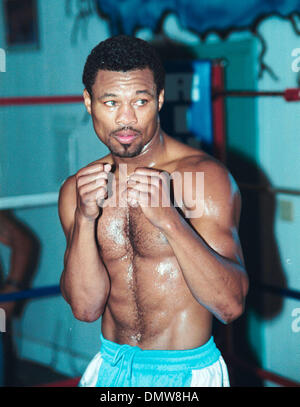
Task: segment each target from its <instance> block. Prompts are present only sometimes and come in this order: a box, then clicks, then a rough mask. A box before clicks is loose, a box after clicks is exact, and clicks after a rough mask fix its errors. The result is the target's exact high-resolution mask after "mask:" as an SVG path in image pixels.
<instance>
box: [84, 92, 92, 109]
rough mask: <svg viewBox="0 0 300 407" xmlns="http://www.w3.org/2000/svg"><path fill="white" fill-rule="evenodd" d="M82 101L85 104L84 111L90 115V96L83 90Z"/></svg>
mask: <svg viewBox="0 0 300 407" xmlns="http://www.w3.org/2000/svg"><path fill="white" fill-rule="evenodd" d="M83 99H84V104H85V107H86V110H87V111H88V113H89V114H91V112H92V107H91V105H92V99H91V95H90V94H89V92H88V91H87V90H86V89H84V91H83Z"/></svg>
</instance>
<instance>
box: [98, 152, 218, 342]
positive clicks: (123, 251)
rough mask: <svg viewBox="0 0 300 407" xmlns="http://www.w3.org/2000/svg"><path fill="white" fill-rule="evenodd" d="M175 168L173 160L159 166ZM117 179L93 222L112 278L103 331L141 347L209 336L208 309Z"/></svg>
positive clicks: (112, 337) (167, 248)
mask: <svg viewBox="0 0 300 407" xmlns="http://www.w3.org/2000/svg"><path fill="white" fill-rule="evenodd" d="M187 152H189V153H190V150H188V151H187ZM183 155H184V153H183ZM199 155H200V152H199ZM105 158H106V157H105ZM105 158H104V159H102V160H100V161H103V162H104V161H105ZM174 168H177V167H176V160H175V161H174V162H172V163H171V164H167V165H165V166H164V167H163V168H162V167H160V170H165V171H168V172H170V173H172V171H173V170H174ZM118 178H120V179H121V177H118V176H117V177H115V180H116V184H115V188H114V189H113V195H112V196H111V197H110V198H109V199H110V200H111V201H112V202H113V203H112V204H111V205H109V204H108V202H107V205H106V206H105V207H104V208H103V212H102V214H101V216H100V218H99V221H98V226H97V240H98V244H99V254H100V256H101V258H102V260H103V262H104V264H105V266H106V268H107V271H108V274H109V277H110V281H111V290H110V294H109V298H108V301H107V304H106V308H105V311H104V314H103V317H102V333H103V335H104V337H106V338H107V339H109V340H111V341H114V342H117V343H120V344H123V343H127V344H130V345H137V346H140V347H141V348H143V349H191V348H195V347H198V346H201V345H202V344H204V343H206V342H207V340H208V339H209V337H210V336H211V323H212V317H211V314H210V313H209V312H208V311H207V310H206V309H205V308H204V307H203V306H201V305H200V304H199V303H198V302H197V301H196V300H195V298H194V297H193V296H192V294H191V292H190V290H189V288H188V287H187V285H186V283H185V280H184V277H183V274H182V271H181V269H180V266H179V264H178V262H177V259H176V256H175V254H174V252H173V250H172V248H171V246H170V245H169V243H168V241H167V239H166V237H165V236H164V234H163V233H162V232H161V231H160V230H159V229H158V228H156V227H155V226H153V225H152V224H151V223H150V222H149V221H148V220H147V218H146V217H145V216H144V214H143V212H142V210H141V208H140V207H137V208H134V207H130V206H127V205H126V204H124V201H122V200H121V198H120V200H119V190H120V186H119V180H118ZM121 189H122V185H121ZM115 194H116V196H115ZM116 202H117V205H115V203H116Z"/></svg>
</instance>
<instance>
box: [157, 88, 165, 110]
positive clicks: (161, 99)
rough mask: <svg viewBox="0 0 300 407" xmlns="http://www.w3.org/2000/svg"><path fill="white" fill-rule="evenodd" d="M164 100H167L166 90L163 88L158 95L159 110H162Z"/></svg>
mask: <svg viewBox="0 0 300 407" xmlns="http://www.w3.org/2000/svg"><path fill="white" fill-rule="evenodd" d="M164 100H165V90H164V89H162V90H161V91H160V93H159V95H158V111H160V109H161V108H162V107H163V104H164Z"/></svg>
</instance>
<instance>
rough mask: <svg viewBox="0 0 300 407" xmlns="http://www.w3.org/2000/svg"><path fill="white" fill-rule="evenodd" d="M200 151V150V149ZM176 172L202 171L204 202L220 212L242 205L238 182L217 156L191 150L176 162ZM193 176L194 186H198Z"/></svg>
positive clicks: (194, 172)
mask: <svg viewBox="0 0 300 407" xmlns="http://www.w3.org/2000/svg"><path fill="white" fill-rule="evenodd" d="M198 151H199V150H198ZM175 172H179V173H181V174H182V179H183V180H184V177H183V175H184V173H192V174H196V173H202V174H203V182H204V196H203V197H204V202H205V203H206V204H207V203H209V205H210V206H213V207H214V208H215V209H216V212H219V211H220V210H221V208H222V207H223V208H224V207H229V206H232V205H233V206H238V207H240V205H241V202H240V201H241V197H240V191H239V188H238V186H237V183H236V181H235V179H234V178H233V176H232V175H231V173H230V171H229V170H228V169H227V168H226V166H225V165H224V164H223V163H222V162H220V161H219V160H218V159H216V158H215V157H213V156H211V155H210V154H207V153H205V152H203V151H199V152H198V153H197V150H196V151H191V154H187V155H185V156H183V157H181V159H179V160H178V161H177V162H176V167H175ZM195 179H196V177H193V183H192V185H193V188H196V184H195ZM196 195H197V194H196Z"/></svg>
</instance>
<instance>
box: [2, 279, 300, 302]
mask: <svg viewBox="0 0 300 407" xmlns="http://www.w3.org/2000/svg"><path fill="white" fill-rule="evenodd" d="M253 287H255V288H257V289H259V290H261V291H269V292H272V293H273V294H277V295H280V296H282V297H287V298H294V299H296V300H300V291H297V290H291V289H288V288H280V287H276V286H271V285H266V284H259V283H253ZM58 294H61V291H60V286H59V285H51V286H46V287H39V288H32V289H30V290H24V291H19V292H15V293H9V294H0V302H8V301H16V300H22V299H24V298H39V297H47V296H51V295H58Z"/></svg>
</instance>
